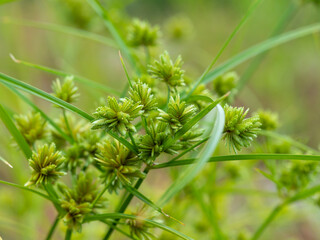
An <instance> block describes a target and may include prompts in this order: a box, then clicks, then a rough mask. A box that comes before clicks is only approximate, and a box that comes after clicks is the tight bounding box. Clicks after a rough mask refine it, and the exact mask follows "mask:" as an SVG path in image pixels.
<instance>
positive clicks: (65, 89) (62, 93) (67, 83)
mask: <svg viewBox="0 0 320 240" xmlns="http://www.w3.org/2000/svg"><path fill="white" fill-rule="evenodd" d="M73 78H74V77H73V76H68V77H66V78H65V79H64V80H63V82H62V83H61V81H60V79H57V80H56V81H55V82H53V83H52V90H53V95H54V96H55V97H57V98H60V99H61V100H63V101H65V102H68V103H72V102H74V101H75V100H76V99H77V98H78V96H79V94H78V93H77V92H78V88H77V87H76V86H75V84H74V80H73Z"/></svg>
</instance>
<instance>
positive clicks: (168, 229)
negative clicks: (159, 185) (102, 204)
mask: <svg viewBox="0 0 320 240" xmlns="http://www.w3.org/2000/svg"><path fill="white" fill-rule="evenodd" d="M108 218H111V219H120V218H124V219H139V220H140V221H143V222H146V223H148V224H150V225H152V226H154V227H157V228H160V229H162V230H164V231H166V232H169V233H172V234H174V235H175V236H177V237H180V238H181V239H186V240H192V238H190V237H188V236H186V235H185V234H183V233H181V232H179V231H177V230H175V229H173V228H171V227H168V226H166V225H164V224H162V223H158V222H156V221H153V220H150V219H143V218H138V217H137V216H134V215H129V214H124V213H105V214H96V215H91V216H87V217H86V218H85V219H84V221H85V222H90V221H97V220H104V219H108Z"/></svg>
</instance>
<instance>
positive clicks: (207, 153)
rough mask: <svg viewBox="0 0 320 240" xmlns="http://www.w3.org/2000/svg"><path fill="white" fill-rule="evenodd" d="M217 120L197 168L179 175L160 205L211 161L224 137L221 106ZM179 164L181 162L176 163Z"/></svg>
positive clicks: (217, 109) (189, 169)
mask: <svg viewBox="0 0 320 240" xmlns="http://www.w3.org/2000/svg"><path fill="white" fill-rule="evenodd" d="M214 114H215V116H214V117H215V118H213V119H214V121H213V124H214V126H213V128H212V130H211V134H210V135H211V136H210V139H209V140H208V142H207V143H206V146H205V147H204V149H203V150H202V151H201V153H200V154H199V156H198V158H197V159H198V160H197V161H196V162H195V166H190V167H188V168H187V169H186V170H185V171H184V172H182V173H181V174H179V177H178V178H177V179H176V180H175V181H174V182H173V183H172V185H171V186H170V187H169V188H168V189H167V191H166V192H165V193H164V194H163V195H162V197H161V198H160V201H159V204H158V205H160V206H163V205H164V204H166V203H167V202H168V201H169V200H170V199H171V198H173V197H174V196H175V194H177V193H178V192H179V191H180V190H182V189H183V188H184V187H185V186H186V185H187V184H188V183H189V182H190V181H192V179H193V178H194V177H195V176H196V175H197V174H198V173H199V172H200V171H201V170H202V169H203V167H204V166H205V165H206V163H207V161H209V159H210V157H211V156H212V154H213V152H214V151H215V149H216V147H217V145H218V143H219V141H220V138H221V136H222V132H223V128H224V111H223V109H222V107H221V106H220V105H218V106H217V108H215V111H214ZM175 162H179V161H174V162H173V163H175Z"/></svg>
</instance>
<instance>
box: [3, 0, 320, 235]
mask: <svg viewBox="0 0 320 240" xmlns="http://www.w3.org/2000/svg"><path fill="white" fill-rule="evenodd" d="M104 2H105V3H106V5H107V6H108V8H109V10H110V12H111V16H112V19H113V21H114V23H115V24H116V26H119V27H120V28H121V29H122V34H123V35H124V36H125V34H126V30H127V24H128V22H130V20H131V19H132V18H139V19H142V20H147V21H149V22H150V23H152V24H155V25H159V26H160V29H161V32H162V37H161V40H160V46H159V47H157V48H154V49H152V54H153V56H155V57H156V56H158V54H159V53H161V52H162V51H163V49H167V50H168V51H169V52H170V54H171V55H173V56H174V57H176V56H177V55H179V54H181V56H182V58H183V60H184V67H183V68H184V69H185V70H186V75H187V76H188V77H189V78H191V79H194V80H195V79H197V77H199V76H200V75H201V73H202V72H203V71H204V69H205V68H206V67H207V65H208V64H209V63H210V62H211V60H212V58H213V57H214V56H215V54H216V53H217V52H218V50H219V49H220V47H221V46H222V44H223V43H224V41H225V40H226V38H227V37H228V35H229V34H230V33H231V32H232V30H233V29H234V28H235V26H236V25H237V24H238V22H239V21H240V19H241V17H242V16H243V14H244V13H245V12H246V10H247V9H248V7H249V5H250V4H251V2H252V1H251V0H241V1H240V0H197V1H191V0H137V1H133V0H109V1H104ZM290 8H297V9H296V10H295V14H294V17H293V19H292V20H291V21H290V22H289V23H288V25H287V26H286V30H285V31H289V30H292V29H296V28H298V27H301V26H305V25H309V24H312V23H315V22H319V21H320V8H319V7H318V8H317V7H316V6H315V5H313V4H306V5H303V6H300V5H299V2H298V1H293V0H281V1H276V0H271V1H270V0H269V1H263V2H262V4H261V5H260V6H259V7H258V9H257V10H256V11H255V12H254V14H253V15H252V16H251V17H250V19H249V20H248V22H247V23H246V24H245V26H244V27H243V28H242V29H241V30H240V32H239V33H238V34H237V36H236V37H235V38H234V39H233V40H232V42H231V44H230V45H229V46H228V48H227V49H226V51H225V52H224V53H223V55H222V57H221V58H220V59H219V62H218V64H219V63H222V62H223V61H224V60H226V59H228V58H230V57H231V56H233V55H235V54H237V53H239V52H240V51H242V50H244V49H246V48H248V47H250V46H252V45H254V44H256V43H259V42H262V41H263V40H265V39H267V38H269V36H270V35H271V33H272V31H273V29H274V28H275V27H276V26H277V24H278V23H279V21H280V20H281V19H282V18H283V16H284V14H285V13H286V12H287V11H288V9H290ZM177 19H178V20H177ZM0 20H1V22H0V71H1V72H3V73H5V74H8V75H10V76H13V77H16V78H17V79H20V80H22V81H24V82H28V83H30V84H32V85H35V86H37V87H39V88H40V89H43V90H45V91H48V92H50V91H51V89H50V86H51V82H52V80H54V79H55V78H56V77H55V76H54V75H50V74H47V73H44V72H42V71H39V70H35V69H32V68H29V67H26V66H23V65H21V64H20V65H19V64H17V63H14V62H13V61H12V60H11V58H10V57H9V54H10V53H12V54H13V55H14V56H15V57H16V58H18V59H22V60H26V61H30V62H32V63H37V64H41V65H45V66H49V67H52V68H57V69H60V70H63V71H66V72H69V73H73V74H78V75H81V76H84V77H87V78H89V79H91V80H94V81H96V82H100V83H103V84H106V85H108V86H111V87H113V88H115V89H119V90H121V89H122V88H123V87H124V85H125V83H126V78H125V75H124V72H123V69H122V66H121V62H120V60H119V56H118V50H117V49H115V48H111V47H108V46H105V45H103V44H99V43H96V42H92V41H90V40H85V39H81V38H78V37H74V36H70V35H68V34H63V33H57V32H53V31H47V30H44V29H38V28H33V27H29V26H25V24H26V23H27V21H25V20H28V21H30V20H32V21H40V22H48V23H55V24H60V25H66V26H72V27H75V28H79V29H83V30H86V31H90V32H95V33H98V34H101V35H104V36H108V37H111V36H110V34H109V33H108V30H107V29H106V28H105V26H104V25H103V23H102V21H101V19H100V18H99V17H97V16H96V15H95V13H94V12H93V11H92V10H91V8H90V6H89V5H88V4H87V3H86V1H80V0H79V1H76V0H46V1H39V0H21V1H14V2H12V3H7V4H4V5H1V6H0ZM179 21H180V22H181V21H182V23H183V24H184V28H183V29H179ZM175 23H176V24H177V29H175V28H173V26H174V24H175ZM174 30H176V31H178V36H179V34H180V32H179V31H182V33H181V34H182V37H181V39H177V36H176V35H174V33H177V32H174ZM218 64H217V65H218ZM249 64H250V61H248V62H246V63H244V64H242V65H240V66H239V67H237V68H236V69H234V70H235V71H237V72H238V74H239V75H240V76H241V73H242V72H244V70H245V69H246V68H247V67H248V66H249ZM217 65H216V66H217ZM78 86H79V88H80V94H81V98H80V101H79V102H77V103H76V105H77V106H80V107H81V108H82V109H84V110H86V111H87V112H90V113H91V112H93V111H94V109H95V107H96V106H97V104H98V102H99V98H100V97H106V94H104V93H102V92H99V91H96V90H94V91H92V90H88V88H87V87H86V86H85V85H81V84H79V85H78ZM319 92H320V35H319V34H314V35H310V36H308V37H304V38H301V39H298V40H295V41H292V42H289V43H287V44H285V45H281V46H279V47H277V48H275V49H273V50H271V51H270V52H269V54H268V56H267V57H266V58H265V59H264V61H263V62H262V64H261V65H260V66H259V68H258V69H257V71H256V72H255V74H254V75H253V77H252V78H251V79H250V80H249V82H248V84H247V85H246V86H245V87H244V89H243V91H241V92H240V94H239V95H238V96H237V98H236V102H235V105H239V106H242V105H243V106H246V107H249V108H250V109H251V110H252V111H256V110H258V109H259V108H263V109H269V110H272V111H274V112H277V113H278V114H279V118H280V121H281V126H280V130H279V131H280V132H282V133H285V134H287V135H290V136H292V137H293V138H294V139H297V140H300V141H302V142H303V143H306V144H308V145H310V146H312V147H315V148H317V147H318V146H319V143H320V127H319V123H320V111H319V106H320V94H319ZM30 98H31V99H33V100H34V102H35V103H37V105H38V106H39V107H40V108H41V109H43V110H44V111H45V112H46V113H48V114H49V115H54V113H55V111H57V110H56V109H54V108H52V107H51V104H49V103H46V102H45V101H43V100H40V99H38V98H36V97H30ZM0 101H1V102H2V103H3V104H4V105H5V107H7V108H8V109H11V110H13V111H14V112H16V113H27V112H28V110H30V109H29V107H28V106H26V104H25V103H23V102H21V101H20V100H19V99H18V98H17V97H16V96H15V95H14V94H13V93H11V92H10V91H8V90H7V89H6V88H5V87H3V86H0ZM0 131H1V132H0V134H1V136H2V137H1V138H0V144H1V148H0V155H1V156H3V157H4V158H6V159H7V160H9V161H10V162H11V163H12V165H13V166H14V168H13V169H9V168H7V167H6V166H4V165H2V163H0V164H1V168H0V176H1V179H4V180H8V181H11V182H16V183H21V184H22V183H24V182H26V180H27V178H28V176H29V175H28V172H29V170H28V166H27V163H26V162H25V161H24V160H23V159H22V154H21V153H18V152H17V151H16V147H15V146H13V141H12V139H11V137H10V136H9V134H8V132H7V130H6V129H5V127H4V125H3V124H1V125H0ZM249 168H250V165H249ZM251 170H254V169H253V167H251V169H250V171H251ZM258 180H259V179H258ZM160 182H161V171H160V173H159V174H158V175H156V176H155V177H154V179H152V180H150V181H149V183H150V184H149V185H150V186H146V187H145V188H144V191H146V192H147V191H148V190H152V185H151V184H159V183H160ZM161 184H162V185H166V184H168V183H161ZM239 184H240V185H241V183H239ZM148 188H149V189H148ZM163 189H165V186H164V187H163ZM159 191H161V187H160V189H159ZM155 195H157V193H155ZM158 196H159V194H158ZM181 197H184V196H181ZM154 199H157V198H156V196H155V197H154ZM256 199H258V200H257V201H256ZM261 199H263V198H262V197H261V196H260V197H252V198H250V203H249V204H248V205H249V206H251V208H249V212H248V211H243V212H242V211H241V210H242V203H243V201H244V200H243V199H242V197H238V198H235V199H228V200H226V199H224V200H223V201H234V202H235V203H234V204H235V206H234V208H236V209H238V210H239V211H240V213H238V214H236V215H235V216H233V214H230V213H229V217H230V216H231V218H233V217H234V219H227V220H224V222H223V224H224V226H225V227H226V229H228V228H230V229H232V228H235V229H240V230H241V229H242V228H243V227H244V226H246V224H248V223H249V222H251V223H252V222H253V225H254V226H255V220H254V219H255V218H256V217H260V216H265V214H266V211H268V210H269V209H264V203H263V201H262V200H261ZM250 204H251V205H250ZM222 205H223V204H222ZM0 206H1V208H0V209H1V210H0V236H2V238H3V239H4V240H6V239H43V238H44V236H45V234H46V232H47V229H48V228H49V226H50V223H51V221H52V219H53V217H54V214H55V213H54V209H53V208H52V207H51V206H50V204H48V203H45V202H44V201H42V199H39V198H38V197H36V196H33V195H32V194H30V193H25V192H22V191H19V190H16V189H12V188H8V187H4V186H0ZM246 206H247V205H246ZM180 207H181V208H183V207H185V208H187V207H186V206H180ZM222 207H223V206H222ZM310 208H311V209H309V208H307V209H304V210H305V211H303V212H302V213H297V212H290V213H287V214H286V216H284V217H280V220H279V221H278V222H281V223H283V224H282V225H278V226H275V225H273V226H274V227H275V228H276V229H275V230H274V235H272V238H270V236H268V235H267V234H266V235H265V236H263V237H262V238H261V239H280V238H281V237H282V238H283V239H306V240H309V239H310V240H316V239H319V238H318V237H317V236H319V234H320V232H319V230H318V228H317V224H319V222H320V218H319V217H318V215H319V214H320V211H319V210H318V209H316V212H314V211H315V208H312V207H310ZM36 209H38V210H36ZM39 209H41V211H39ZM257 209H260V210H259V211H260V212H259V211H258V210H257ZM229 210H230V209H229ZM247 210H248V209H247ZM256 211H258V212H256ZM231 213H232V212H231ZM187 214H188V216H189V217H190V216H191V218H192V216H193V215H194V214H197V212H193V210H192V211H188V213H187ZM297 214H298V215H299V214H300V215H299V216H297ZM313 214H314V215H317V216H313V217H310V215H313ZM178 215H179V214H178ZM47 216H52V217H47ZM308 216H309V217H308ZM183 218H184V217H183ZM281 218H282V220H283V221H281ZM286 218H288V219H291V218H294V219H301V222H299V220H298V221H297V225H296V226H298V227H296V228H294V227H292V225H289V224H287V225H286V224H285V223H286V221H285V219H286ZM180 219H181V218H180ZM191 220H192V219H191ZM191 220H190V221H191ZM187 221H188V220H187ZM202 224H203V223H202V221H201V219H197V224H195V225H194V226H193V227H192V228H189V229H185V228H183V227H182V228H181V231H184V232H185V233H186V234H188V232H190V234H191V235H192V234H193V233H194V232H198V233H199V238H196V239H211V238H210V237H209V236H210V235H209V233H208V232H207V231H208V229H206V228H205V226H202ZM97 225H98V224H97ZM204 225H205V224H204ZM90 229H91V230H90ZM95 229H98V231H96V230H95ZM93 232H94V233H93ZM103 232H104V228H102V227H101V228H99V227H98V226H97V228H89V227H88V228H84V232H83V234H82V237H83V239H94V238H90V237H89V236H95V235H91V234H101V233H103ZM284 233H285V234H284ZM201 234H202V235H201ZM56 237H57V239H59V234H57V236H56ZM60 237H62V236H60ZM77 237H79V238H81V235H75V239H77ZM291 237H292V238H291ZM114 239H120V237H119V238H117V237H115V238H114ZM163 239H171V238H169V236H167V237H165V236H164V237H163ZM231 239H232V238H231Z"/></svg>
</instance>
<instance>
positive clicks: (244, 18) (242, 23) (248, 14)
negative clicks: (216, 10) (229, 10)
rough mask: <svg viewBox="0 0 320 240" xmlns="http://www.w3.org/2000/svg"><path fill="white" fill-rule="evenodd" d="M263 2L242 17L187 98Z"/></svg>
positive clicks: (255, 4) (253, 6) (259, 0)
mask: <svg viewBox="0 0 320 240" xmlns="http://www.w3.org/2000/svg"><path fill="white" fill-rule="evenodd" d="M261 1H262V0H256V1H255V2H254V3H253V4H252V5H251V6H250V8H249V9H248V11H247V12H246V14H245V15H244V16H243V17H242V19H241V21H240V22H239V23H238V25H237V26H236V28H235V29H234V30H233V31H232V33H231V34H230V36H229V37H228V38H227V40H226V41H225V43H224V44H223V45H222V47H221V49H220V50H219V52H218V54H217V55H216V56H215V58H214V59H213V60H212V62H211V63H210V65H209V66H208V67H207V69H206V70H205V71H204V73H203V74H202V75H201V77H200V78H199V79H198V80H197V82H196V83H195V85H194V86H193V87H192V89H191V91H190V92H189V93H188V95H187V97H190V95H191V94H192V93H193V92H194V90H195V89H196V88H197V86H198V85H199V84H200V83H201V82H202V81H203V79H204V78H205V76H206V75H207V74H208V72H209V71H210V70H211V68H212V67H213V65H214V64H215V63H216V62H217V61H218V59H219V57H220V56H221V54H222V53H223V52H224V50H225V49H226V48H227V46H228V45H229V43H230V42H231V40H232V39H233V38H234V36H235V35H236V34H237V33H238V32H239V30H240V28H241V27H242V26H243V25H244V24H245V22H246V21H247V19H248V18H249V17H250V16H251V14H252V13H253V12H254V10H255V9H256V8H257V7H258V5H259V4H260V3H261Z"/></svg>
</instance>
